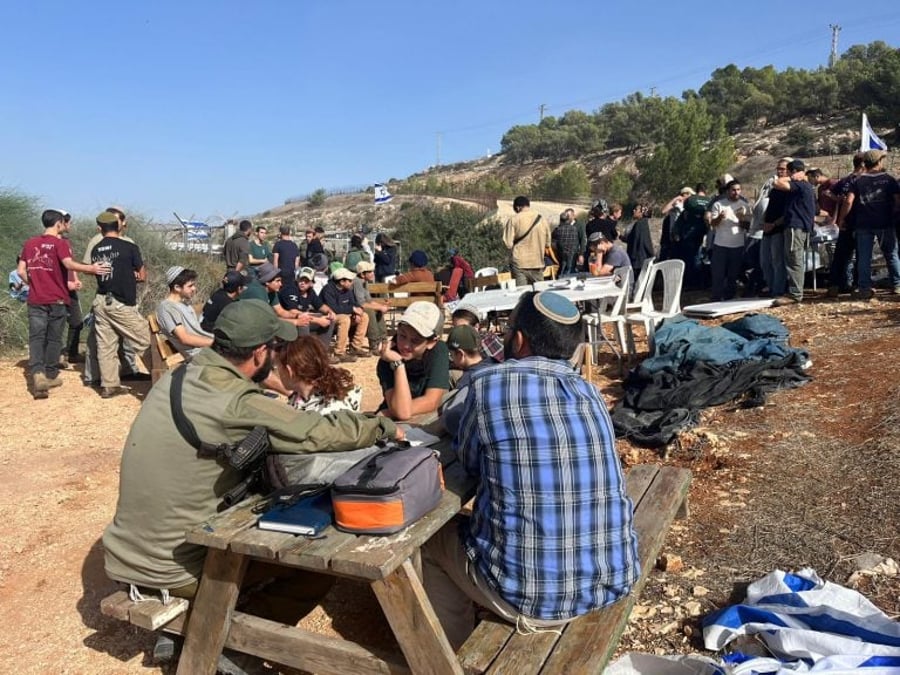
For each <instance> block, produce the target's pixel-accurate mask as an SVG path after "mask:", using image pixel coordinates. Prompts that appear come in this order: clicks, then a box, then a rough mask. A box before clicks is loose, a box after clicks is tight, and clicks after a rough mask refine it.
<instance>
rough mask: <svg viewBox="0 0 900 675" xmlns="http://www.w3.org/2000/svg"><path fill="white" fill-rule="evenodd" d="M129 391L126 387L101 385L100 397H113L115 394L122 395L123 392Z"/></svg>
mask: <svg viewBox="0 0 900 675" xmlns="http://www.w3.org/2000/svg"><path fill="white" fill-rule="evenodd" d="M127 393H128V390H127V389H126V388H125V387H101V389H100V398H112V397H113V396H120V395H121V394H127Z"/></svg>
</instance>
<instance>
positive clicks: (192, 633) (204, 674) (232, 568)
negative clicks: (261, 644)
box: [177, 548, 248, 675]
mask: <svg viewBox="0 0 900 675" xmlns="http://www.w3.org/2000/svg"><path fill="white" fill-rule="evenodd" d="M247 562H248V558H247V557H246V556H243V555H239V554H237V553H231V552H229V551H221V550H218V549H212V548H211V549H209V550H208V552H207V554H206V563H205V564H204V566H203V575H202V576H201V577H200V587H199V588H198V590H197V597H196V598H194V601H193V603H192V607H191V613H190V616H189V617H188V620H187V626H186V632H185V639H184V649H183V650H182V652H181V658H179V659H178V671H177V675H213V674H214V673H215V672H216V664H217V662H218V660H219V654H221V653H222V648H223V647H224V646H225V639H226V638H227V637H228V631H229V630H230V628H231V615H232V612H233V611H234V606H235V604H236V603H237V599H238V593H239V591H240V590H241V582H242V581H243V579H244V573H245V572H246V571H247Z"/></svg>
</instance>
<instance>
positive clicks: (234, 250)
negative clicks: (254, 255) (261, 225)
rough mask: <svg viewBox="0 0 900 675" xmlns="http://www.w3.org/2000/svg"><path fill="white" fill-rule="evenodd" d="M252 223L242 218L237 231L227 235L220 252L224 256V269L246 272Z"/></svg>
mask: <svg viewBox="0 0 900 675" xmlns="http://www.w3.org/2000/svg"><path fill="white" fill-rule="evenodd" d="M252 229H253V223H251V222H250V221H249V220H242V221H241V222H240V223H238V229H237V232H235V233H234V234H233V235H231V236H230V237H228V239H227V240H226V241H225V246H224V247H223V249H222V254H223V255H224V256H225V271H226V272H230V271H232V270H234V271H235V272H248V271H249V269H248V268H249V266H250V230H252Z"/></svg>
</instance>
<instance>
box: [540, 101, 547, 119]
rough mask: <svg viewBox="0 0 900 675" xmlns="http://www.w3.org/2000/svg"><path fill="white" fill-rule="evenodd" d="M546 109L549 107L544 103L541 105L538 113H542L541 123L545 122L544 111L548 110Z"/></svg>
mask: <svg viewBox="0 0 900 675" xmlns="http://www.w3.org/2000/svg"><path fill="white" fill-rule="evenodd" d="M546 108H547V106H546V104H544V103H541V105H540V107H539V108H538V111H539V112H540V115H541V117H540V120H539V121H540V122H543V121H544V110H546Z"/></svg>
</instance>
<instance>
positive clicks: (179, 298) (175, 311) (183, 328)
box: [156, 265, 213, 356]
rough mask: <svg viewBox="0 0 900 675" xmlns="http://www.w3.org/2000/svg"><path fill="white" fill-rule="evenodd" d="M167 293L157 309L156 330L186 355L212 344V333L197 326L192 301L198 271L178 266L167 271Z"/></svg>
mask: <svg viewBox="0 0 900 675" xmlns="http://www.w3.org/2000/svg"><path fill="white" fill-rule="evenodd" d="M166 283H168V284H169V294H168V295H167V296H166V297H165V299H164V300H163V301H162V302H160V303H159V306H158V307H157V308H156V320H157V321H158V322H159V329H160V330H161V331H162V332H163V334H164V335H165V336H166V337H167V338H169V340H170V341H171V342H172V344H173V345H174V346H175V348H176V349H177V350H178V351H179V352H181V353H182V354H184V355H186V356H194V355H195V354H197V352H199V351H200V350H201V349H202V348H203V347H211V346H212V343H213V337H212V333H209V332H207V331H205V330H203V328H202V327H201V325H200V319H199V318H197V312H195V311H194V308H193V307H192V306H191V300H192V299H193V297H194V295H196V293H197V273H196V272H195V271H194V270H189V269H185V268H184V267H181V266H178V265H176V266H174V267H170V268H169V269H168V270H167V271H166Z"/></svg>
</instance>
